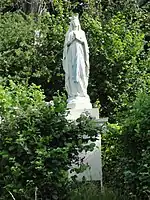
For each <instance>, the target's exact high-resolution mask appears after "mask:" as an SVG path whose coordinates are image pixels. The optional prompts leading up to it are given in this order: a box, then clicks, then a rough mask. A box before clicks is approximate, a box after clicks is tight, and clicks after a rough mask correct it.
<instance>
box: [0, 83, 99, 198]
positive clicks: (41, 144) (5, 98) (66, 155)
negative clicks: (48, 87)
mask: <svg viewBox="0 0 150 200" xmlns="http://www.w3.org/2000/svg"><path fill="white" fill-rule="evenodd" d="M44 97H45V96H44V95H43V92H42V91H41V90H40V89H39V87H37V86H35V85H31V86H30V87H29V86H27V85H24V86H22V85H20V84H17V85H16V84H14V82H12V81H11V82H10V84H9V87H6V86H0V116H1V123H0V185H1V187H0V199H8V200H9V199H11V198H12V197H11V195H10V194H13V196H14V197H15V199H16V200H17V199H18V200H20V199H22V200H24V199H34V195H35V194H34V193H35V191H36V190H37V196H38V198H43V199H47V198H49V199H64V198H65V196H66V194H67V185H68V175H67V170H68V169H69V167H70V166H71V164H72V163H74V164H78V162H79V157H78V154H79V152H81V151H82V150H83V149H85V151H88V150H90V149H91V150H92V149H93V148H91V146H89V145H88V144H87V143H88V141H89V139H91V138H92V140H93V141H94V138H95V137H96V136H97V131H98V130H97V128H95V126H94V124H93V122H92V121H91V120H90V119H88V118H86V117H82V118H80V119H78V122H77V123H75V122H69V121H68V120H66V118H65V117H66V111H65V110H66V103H65V101H64V99H63V98H62V97H60V96H59V95H57V96H55V97H54V99H53V103H54V105H53V104H50V105H47V104H45V101H44ZM84 135H87V136H88V138H85V137H84ZM93 137H94V138H93ZM84 145H85V146H84Z"/></svg>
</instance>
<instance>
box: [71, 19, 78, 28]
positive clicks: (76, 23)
mask: <svg viewBox="0 0 150 200" xmlns="http://www.w3.org/2000/svg"><path fill="white" fill-rule="evenodd" d="M72 25H73V30H77V29H79V22H78V20H74V21H73V23H72Z"/></svg>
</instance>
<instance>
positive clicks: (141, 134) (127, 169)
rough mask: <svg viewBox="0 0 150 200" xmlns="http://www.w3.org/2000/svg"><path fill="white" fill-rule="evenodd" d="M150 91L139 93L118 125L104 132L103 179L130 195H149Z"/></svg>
mask: <svg viewBox="0 0 150 200" xmlns="http://www.w3.org/2000/svg"><path fill="white" fill-rule="evenodd" d="M149 113H150V94H149V93H144V92H142V93H140V94H139V95H138V96H137V99H136V101H135V102H134V103H133V104H132V107H131V108H130V109H129V110H128V112H126V115H125V114H124V118H123V119H121V120H120V123H119V124H118V125H109V126H108V130H107V133H105V134H104V135H103V145H102V146H103V162H104V163H103V164H104V166H103V171H104V181H105V183H108V185H109V186H110V185H111V186H113V188H114V189H117V190H118V189H119V191H120V192H122V193H125V194H128V196H129V197H128V198H129V199H136V198H137V199H138V200H148V199H149V198H150V178H149V177H150V151H149V150H150V115H149Z"/></svg>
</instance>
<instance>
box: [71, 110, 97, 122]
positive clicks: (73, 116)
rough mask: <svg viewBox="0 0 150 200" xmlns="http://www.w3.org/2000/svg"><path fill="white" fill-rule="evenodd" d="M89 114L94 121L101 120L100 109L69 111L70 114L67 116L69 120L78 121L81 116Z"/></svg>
mask: <svg viewBox="0 0 150 200" xmlns="http://www.w3.org/2000/svg"><path fill="white" fill-rule="evenodd" d="M86 113H87V114H88V115H89V116H91V117H92V118H94V119H99V109H98V108H92V109H69V114H68V116H67V119H68V120H76V119H78V118H79V117H80V116H81V114H86Z"/></svg>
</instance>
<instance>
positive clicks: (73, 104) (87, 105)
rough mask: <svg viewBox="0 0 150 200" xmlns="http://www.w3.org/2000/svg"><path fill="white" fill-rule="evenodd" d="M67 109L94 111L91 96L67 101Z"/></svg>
mask: <svg viewBox="0 0 150 200" xmlns="http://www.w3.org/2000/svg"><path fill="white" fill-rule="evenodd" d="M67 102H68V103H67V108H69V109H77V110H80V109H82V110H83V109H92V104H91V102H90V98H89V96H87V97H75V98H69V99H68V100H67Z"/></svg>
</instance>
